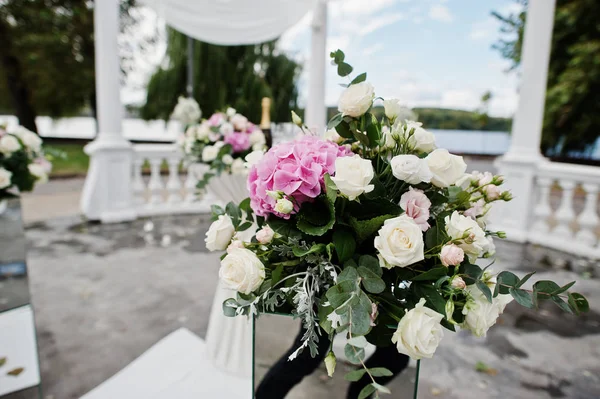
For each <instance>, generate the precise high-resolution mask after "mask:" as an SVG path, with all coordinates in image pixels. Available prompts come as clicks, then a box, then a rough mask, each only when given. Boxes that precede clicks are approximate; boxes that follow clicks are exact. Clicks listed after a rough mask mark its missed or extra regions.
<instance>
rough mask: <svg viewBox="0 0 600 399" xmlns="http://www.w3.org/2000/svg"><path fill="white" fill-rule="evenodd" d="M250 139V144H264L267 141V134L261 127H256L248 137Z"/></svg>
mask: <svg viewBox="0 0 600 399" xmlns="http://www.w3.org/2000/svg"><path fill="white" fill-rule="evenodd" d="M248 139H249V140H250V144H251V145H252V146H255V145H261V146H264V145H265V144H266V143H267V139H266V138H265V134H264V133H263V131H262V130H260V129H256V130H254V131H253V132H252V133H250V137H248Z"/></svg>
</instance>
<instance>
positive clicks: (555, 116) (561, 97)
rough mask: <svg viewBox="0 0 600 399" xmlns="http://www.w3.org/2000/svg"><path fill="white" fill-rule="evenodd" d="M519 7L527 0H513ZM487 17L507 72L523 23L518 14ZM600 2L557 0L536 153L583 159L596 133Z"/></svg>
mask: <svg viewBox="0 0 600 399" xmlns="http://www.w3.org/2000/svg"><path fill="white" fill-rule="evenodd" d="M516 1H517V2H519V3H520V4H523V5H524V6H526V5H527V0H516ZM493 15H494V16H495V17H496V18H498V19H499V20H500V21H501V22H502V28H501V32H502V33H504V34H508V36H509V38H508V39H501V40H500V41H499V42H498V43H496V44H495V46H494V47H495V48H496V49H498V50H499V51H500V53H501V54H502V55H503V56H504V57H505V58H507V59H510V60H512V62H513V68H512V69H518V67H519V65H520V63H521V48H522V43H523V32H524V25H525V19H526V13H525V11H523V12H521V13H519V14H512V15H508V16H502V15H499V14H498V13H493ZM598 15H600V2H598V1H597V0H557V4H556V15H555V21H554V35H553V39H552V54H551V59H550V67H549V71H548V87H547V92H546V109H545V116H544V130H543V136H542V151H543V152H544V153H545V154H547V155H551V156H568V155H569V154H578V155H581V154H583V155H584V156H585V155H588V156H589V154H590V153H591V151H592V150H593V147H594V144H595V143H596V141H597V140H598V137H599V133H598V132H600V113H599V112H598V109H600V24H598V21H597V19H598V18H597V16H598Z"/></svg>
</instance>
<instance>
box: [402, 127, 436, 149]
mask: <svg viewBox="0 0 600 399" xmlns="http://www.w3.org/2000/svg"><path fill="white" fill-rule="evenodd" d="M422 126H423V124H422V123H421V122H415V121H406V126H405V128H404V134H405V137H406V138H407V139H408V144H409V145H410V146H412V147H413V148H414V149H415V150H417V151H421V152H431V151H433V150H434V149H435V136H434V135H433V133H431V132H428V131H427V130H425V129H423V128H422ZM413 129H414V131H413ZM411 131H413V132H412V134H410V133H411Z"/></svg>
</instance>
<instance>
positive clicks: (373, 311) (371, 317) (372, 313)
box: [369, 302, 379, 327]
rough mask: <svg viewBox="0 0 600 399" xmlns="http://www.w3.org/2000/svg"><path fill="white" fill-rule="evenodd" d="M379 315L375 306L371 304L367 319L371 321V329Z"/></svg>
mask: <svg viewBox="0 0 600 399" xmlns="http://www.w3.org/2000/svg"><path fill="white" fill-rule="evenodd" d="M378 315H379V311H378V310H377V304H375V303H373V302H371V314H370V315H369V319H371V327H375V326H376V325H377V324H375V319H376V318H377V316H378Z"/></svg>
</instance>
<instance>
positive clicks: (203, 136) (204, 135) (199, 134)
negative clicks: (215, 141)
mask: <svg viewBox="0 0 600 399" xmlns="http://www.w3.org/2000/svg"><path fill="white" fill-rule="evenodd" d="M194 131H195V133H196V139H198V140H200V141H206V140H209V135H210V133H211V131H210V127H209V126H208V124H207V123H206V122H204V123H201V124H200V125H197V126H196V129H195V130H194Z"/></svg>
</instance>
